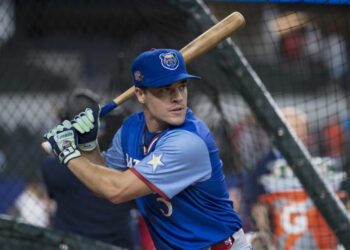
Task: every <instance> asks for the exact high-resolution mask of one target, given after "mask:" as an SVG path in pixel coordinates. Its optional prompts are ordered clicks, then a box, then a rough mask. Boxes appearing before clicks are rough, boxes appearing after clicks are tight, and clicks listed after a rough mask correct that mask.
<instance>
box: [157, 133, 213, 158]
mask: <svg viewBox="0 0 350 250" xmlns="http://www.w3.org/2000/svg"><path fill="white" fill-rule="evenodd" d="M158 144H160V145H161V146H162V147H164V148H168V149H171V150H173V151H177V152H183V153H186V152H187V153H190V154H195V153H196V152H198V151H201V150H204V151H208V149H207V145H206V142H205V141H204V140H203V138H201V137H200V136H199V135H198V134H196V133H194V132H193V131H189V130H186V129H183V128H176V129H171V130H168V131H167V132H166V133H165V134H164V135H163V136H162V137H161V138H160V139H159V142H158Z"/></svg>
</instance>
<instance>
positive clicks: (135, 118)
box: [123, 112, 145, 125]
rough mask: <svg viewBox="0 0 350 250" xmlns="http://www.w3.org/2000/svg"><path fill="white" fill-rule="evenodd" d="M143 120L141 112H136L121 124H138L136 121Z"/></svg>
mask: <svg viewBox="0 0 350 250" xmlns="http://www.w3.org/2000/svg"><path fill="white" fill-rule="evenodd" d="M144 119H145V118H144V114H143V112H137V113H134V114H132V115H130V116H129V117H128V118H126V119H125V121H124V122H123V125H124V124H129V123H135V122H138V121H141V120H144Z"/></svg>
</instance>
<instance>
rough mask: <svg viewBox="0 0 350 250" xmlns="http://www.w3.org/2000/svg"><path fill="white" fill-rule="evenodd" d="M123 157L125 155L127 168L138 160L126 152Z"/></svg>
mask: <svg viewBox="0 0 350 250" xmlns="http://www.w3.org/2000/svg"><path fill="white" fill-rule="evenodd" d="M125 157H126V165H127V166H128V168H132V167H133V166H135V165H136V164H138V163H139V162H140V160H137V159H133V158H132V157H130V156H129V154H128V153H126V154H125Z"/></svg>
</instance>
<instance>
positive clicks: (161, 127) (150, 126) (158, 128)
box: [145, 114, 169, 133]
mask: <svg viewBox="0 0 350 250" xmlns="http://www.w3.org/2000/svg"><path fill="white" fill-rule="evenodd" d="M145 118H146V128H147V130H148V132H150V133H161V132H163V131H165V130H167V129H168V128H169V124H167V123H165V122H161V121H159V120H157V119H154V118H153V119H152V118H149V117H147V116H146V114H145Z"/></svg>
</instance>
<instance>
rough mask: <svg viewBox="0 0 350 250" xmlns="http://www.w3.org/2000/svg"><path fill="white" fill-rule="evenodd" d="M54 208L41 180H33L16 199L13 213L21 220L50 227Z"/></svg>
mask: <svg viewBox="0 0 350 250" xmlns="http://www.w3.org/2000/svg"><path fill="white" fill-rule="evenodd" d="M52 208H53V207H52V203H51V201H50V199H49V197H48V196H47V194H46V192H45V189H44V187H43V185H42V183H41V181H39V180H31V181H29V182H28V184H27V186H26V188H25V189H24V191H23V192H22V193H21V194H20V195H19V196H18V198H17V199H16V201H15V203H14V206H13V208H12V211H11V213H12V215H13V216H15V219H17V220H18V221H20V222H23V223H28V224H31V225H34V226H39V227H48V226H50V215H51V211H52Z"/></svg>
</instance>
